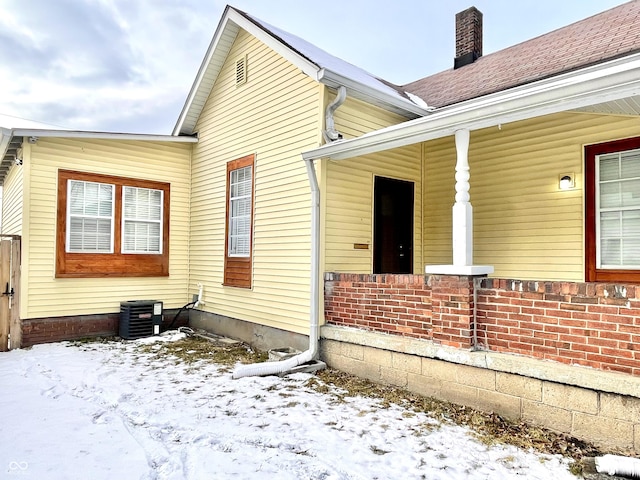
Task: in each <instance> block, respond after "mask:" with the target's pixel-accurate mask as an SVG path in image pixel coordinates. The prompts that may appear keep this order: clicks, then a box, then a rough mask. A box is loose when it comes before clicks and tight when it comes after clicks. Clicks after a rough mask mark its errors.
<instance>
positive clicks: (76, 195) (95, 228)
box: [66, 180, 115, 253]
mask: <svg viewBox="0 0 640 480" xmlns="http://www.w3.org/2000/svg"><path fill="white" fill-rule="evenodd" d="M114 190H115V186H114V185H112V184H107V183H97V182H87V181H81V180H70V181H69V182H68V192H67V198H68V202H67V225H68V228H67V238H66V251H67V252H70V253H113V228H114V211H115V209H114V199H115V195H114Z"/></svg>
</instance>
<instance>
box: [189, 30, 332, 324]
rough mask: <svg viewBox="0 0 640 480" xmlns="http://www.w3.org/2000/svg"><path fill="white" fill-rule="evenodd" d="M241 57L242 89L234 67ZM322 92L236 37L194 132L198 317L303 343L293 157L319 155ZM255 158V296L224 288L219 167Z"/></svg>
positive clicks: (301, 253)
mask: <svg viewBox="0 0 640 480" xmlns="http://www.w3.org/2000/svg"><path fill="white" fill-rule="evenodd" d="M241 55H246V56H247V68H248V71H247V78H248V81H247V83H246V84H243V85H241V86H238V87H236V85H235V60H236V59H237V58H239V57H240V56H241ZM322 98H323V96H322V87H321V86H319V85H318V84H317V83H316V82H314V81H312V80H311V79H309V78H308V77H307V76H306V75H304V74H302V73H301V72H300V71H299V70H298V69H297V68H295V67H294V66H293V65H291V64H290V63H288V62H287V61H285V60H284V59H283V58H282V57H280V56H279V55H278V54H276V53H275V52H274V51H272V50H271V49H269V48H268V47H267V46H265V45H264V44H262V43H261V42H259V41H258V40H257V39H255V38H254V37H252V36H250V35H249V34H247V33H246V32H245V31H242V30H241V31H240V33H239V34H238V37H237V39H236V41H235V43H234V45H233V47H232V49H231V52H230V53H229V55H228V58H227V61H226V62H225V64H224V66H223V68H222V70H221V72H220V75H219V77H218V79H217V82H216V84H215V86H214V88H213V91H212V93H211V95H210V97H209V99H208V101H207V103H206V105H205V107H204V110H203V112H202V114H201V116H200V119H199V121H198V124H197V128H196V130H197V131H198V132H199V135H200V138H201V141H200V142H199V143H198V144H197V145H196V146H195V147H194V152H193V164H192V171H193V176H192V179H193V180H192V203H191V212H192V217H191V218H192V230H191V255H190V257H191V261H190V271H191V276H190V282H189V284H190V289H191V292H192V293H196V291H197V284H198V283H202V284H203V286H204V299H205V302H206V304H205V305H204V306H203V307H201V308H204V309H205V310H208V311H211V312H215V313H217V314H221V315H226V316H229V317H232V318H239V319H242V320H247V321H252V322H257V323H261V324H263V325H267V326H272V327H277V328H282V329H286V330H290V331H295V332H298V333H308V319H309V303H310V302H309V288H310V287H309V284H310V282H309V275H310V221H311V218H310V212H311V207H310V203H311V198H310V197H311V196H310V189H309V183H308V180H307V175H306V170H305V166H304V162H303V161H302V157H301V155H300V154H301V152H303V151H305V150H309V149H311V148H314V147H317V146H318V140H319V139H318V131H319V130H318V129H319V127H320V120H321V116H320V112H321V108H322V104H321V102H322ZM250 154H255V155H256V157H255V218H254V249H253V288H252V289H251V290H249V289H242V288H234V287H225V286H222V278H223V262H224V241H225V195H226V189H225V188H226V187H225V183H226V163H227V162H228V161H231V160H235V159H237V158H240V157H243V156H245V155H250Z"/></svg>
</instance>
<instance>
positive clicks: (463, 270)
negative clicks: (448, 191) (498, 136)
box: [424, 129, 493, 275]
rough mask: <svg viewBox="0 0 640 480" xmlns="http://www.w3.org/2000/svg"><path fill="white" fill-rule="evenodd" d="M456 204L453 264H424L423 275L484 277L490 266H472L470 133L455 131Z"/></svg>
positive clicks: (453, 229)
mask: <svg viewBox="0 0 640 480" xmlns="http://www.w3.org/2000/svg"><path fill="white" fill-rule="evenodd" d="M455 139H456V153H457V160H456V201H455V203H454V204H453V208H452V210H453V212H452V215H453V228H452V245H453V264H452V265H426V266H425V269H424V271H425V273H428V274H436V275H487V274H490V273H493V267H492V266H490V265H474V264H473V207H472V206H471V201H470V196H469V187H470V184H469V179H470V178H471V177H470V175H469V130H468V129H461V130H456V133H455Z"/></svg>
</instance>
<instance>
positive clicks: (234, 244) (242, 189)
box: [228, 165, 253, 257]
mask: <svg viewBox="0 0 640 480" xmlns="http://www.w3.org/2000/svg"><path fill="white" fill-rule="evenodd" d="M252 174H253V166H252V165H248V166H245V167H242V168H238V169H236V170H231V171H230V172H229V228H228V231H229V239H228V241H229V244H228V245H229V248H228V255H229V256H230V257H249V256H250V255H251V208H252V205H253V200H252V198H251V197H252V191H253V180H252Z"/></svg>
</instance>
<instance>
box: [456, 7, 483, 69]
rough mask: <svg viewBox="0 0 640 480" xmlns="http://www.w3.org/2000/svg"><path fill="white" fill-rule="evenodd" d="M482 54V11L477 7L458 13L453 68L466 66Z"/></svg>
mask: <svg viewBox="0 0 640 480" xmlns="http://www.w3.org/2000/svg"><path fill="white" fill-rule="evenodd" d="M481 56H482V12H481V11H480V10H478V9H477V8H476V7H471V8H467V9H466V10H464V11H462V12H460V13H457V14H456V58H455V59H454V60H453V68H454V69H456V68H460V67H464V66H465V65H469V64H470V63H473V62H475V61H476V60H477V59H478V58H480V57H481Z"/></svg>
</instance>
